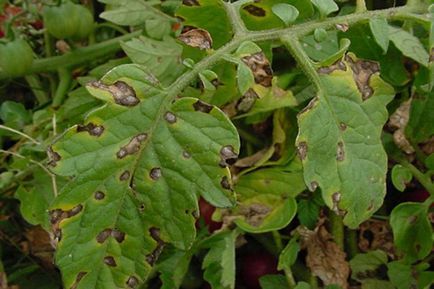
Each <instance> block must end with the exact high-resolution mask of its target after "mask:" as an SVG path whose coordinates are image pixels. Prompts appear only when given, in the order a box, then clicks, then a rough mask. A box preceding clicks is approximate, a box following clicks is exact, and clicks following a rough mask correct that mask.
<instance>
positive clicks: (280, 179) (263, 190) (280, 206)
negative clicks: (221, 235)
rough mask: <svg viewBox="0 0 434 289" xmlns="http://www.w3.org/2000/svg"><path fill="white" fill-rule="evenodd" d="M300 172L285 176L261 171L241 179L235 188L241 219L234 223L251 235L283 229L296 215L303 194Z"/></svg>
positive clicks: (237, 210) (268, 170)
mask: <svg viewBox="0 0 434 289" xmlns="http://www.w3.org/2000/svg"><path fill="white" fill-rule="evenodd" d="M304 188H305V186H304V183H303V177H302V174H301V172H285V171H283V170H281V169H278V168H270V169H261V170H256V171H254V172H252V173H249V174H245V175H242V176H241V177H240V179H239V180H238V183H237V185H236V187H235V190H236V192H237V193H238V195H239V200H238V201H239V206H238V207H236V208H235V209H234V210H233V212H232V213H233V215H234V216H239V217H238V218H237V219H236V220H235V223H236V224H237V226H239V227H240V228H241V229H242V230H244V231H246V232H250V233H263V232H269V231H273V230H278V229H281V228H283V227H285V226H287V225H288V224H289V222H291V220H292V219H293V217H294V216H295V214H296V212H297V203H296V202H295V197H296V196H297V195H298V194H299V193H300V192H302V191H303V190H304Z"/></svg>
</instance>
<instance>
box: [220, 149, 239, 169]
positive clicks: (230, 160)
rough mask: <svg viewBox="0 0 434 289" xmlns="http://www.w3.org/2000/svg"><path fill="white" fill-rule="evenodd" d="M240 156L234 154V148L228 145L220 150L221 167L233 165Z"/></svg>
mask: <svg viewBox="0 0 434 289" xmlns="http://www.w3.org/2000/svg"><path fill="white" fill-rule="evenodd" d="M237 158H238V155H237V154H236V153H235V152H234V147H233V146H231V145H227V146H224V147H222V149H221V150H220V163H219V165H220V167H222V168H224V167H226V166H230V165H233V164H234V163H235V162H236V161H237Z"/></svg>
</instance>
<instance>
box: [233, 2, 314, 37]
mask: <svg viewBox="0 0 434 289" xmlns="http://www.w3.org/2000/svg"><path fill="white" fill-rule="evenodd" d="M252 2H253V3H252ZM280 4H285V5H291V6H293V7H294V8H296V9H297V11H298V12H299V15H298V17H297V18H296V19H295V22H300V21H302V20H303V19H306V18H310V17H311V16H312V15H313V13H314V10H313V6H312V3H310V1H306V0H266V1H250V3H247V4H244V5H242V6H241V9H240V15H241V18H242V20H243V21H244V23H245V24H246V27H247V28H248V29H249V30H264V29H271V28H277V27H282V26H283V23H284V22H283V23H282V19H281V18H279V17H278V16H277V15H276V14H275V13H274V11H273V10H272V9H273V7H274V6H275V5H280Z"/></svg>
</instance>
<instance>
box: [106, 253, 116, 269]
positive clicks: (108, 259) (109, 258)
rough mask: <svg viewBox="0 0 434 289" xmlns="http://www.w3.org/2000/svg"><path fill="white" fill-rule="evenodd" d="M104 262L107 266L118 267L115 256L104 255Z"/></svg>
mask: <svg viewBox="0 0 434 289" xmlns="http://www.w3.org/2000/svg"><path fill="white" fill-rule="evenodd" d="M104 264H106V265H107V266H110V267H116V266H117V264H116V261H115V258H113V257H112V256H105V257H104Z"/></svg>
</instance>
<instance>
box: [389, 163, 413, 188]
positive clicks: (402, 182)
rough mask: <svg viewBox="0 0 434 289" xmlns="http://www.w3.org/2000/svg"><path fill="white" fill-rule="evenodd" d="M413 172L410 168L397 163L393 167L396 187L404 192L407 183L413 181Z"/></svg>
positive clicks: (393, 178) (393, 180)
mask: <svg viewBox="0 0 434 289" xmlns="http://www.w3.org/2000/svg"><path fill="white" fill-rule="evenodd" d="M412 178H413V174H412V173H411V171H410V169H408V168H405V167H403V166H401V165H395V166H393V168H392V183H393V185H394V186H395V188H396V189H397V190H398V191H400V192H403V191H404V190H405V187H406V184H408V183H410V182H411V179H412Z"/></svg>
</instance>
